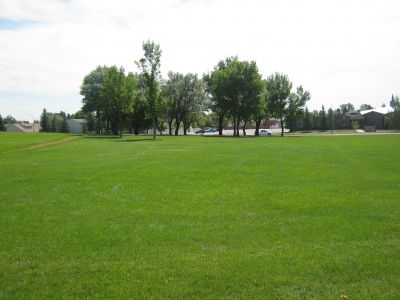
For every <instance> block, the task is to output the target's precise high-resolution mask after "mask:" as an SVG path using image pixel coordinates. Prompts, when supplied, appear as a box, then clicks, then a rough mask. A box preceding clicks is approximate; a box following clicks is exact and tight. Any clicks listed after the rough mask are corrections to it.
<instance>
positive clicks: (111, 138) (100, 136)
mask: <svg viewBox="0 0 400 300" xmlns="http://www.w3.org/2000/svg"><path fill="white" fill-rule="evenodd" d="M84 138H86V139H100V140H116V139H120V137H119V135H85V136H84Z"/></svg>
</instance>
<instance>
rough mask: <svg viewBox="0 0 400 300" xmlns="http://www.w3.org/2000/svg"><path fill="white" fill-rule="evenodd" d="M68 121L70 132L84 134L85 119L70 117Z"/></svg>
mask: <svg viewBox="0 0 400 300" xmlns="http://www.w3.org/2000/svg"><path fill="white" fill-rule="evenodd" d="M67 123H68V128H69V132H70V133H75V134H82V133H83V132H84V126H85V119H68V120H67Z"/></svg>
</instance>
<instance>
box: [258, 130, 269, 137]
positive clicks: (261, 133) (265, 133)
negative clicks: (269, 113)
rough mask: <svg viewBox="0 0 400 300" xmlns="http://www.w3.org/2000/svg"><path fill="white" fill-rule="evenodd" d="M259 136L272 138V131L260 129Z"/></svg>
mask: <svg viewBox="0 0 400 300" xmlns="http://www.w3.org/2000/svg"><path fill="white" fill-rule="evenodd" d="M259 134H260V136H271V135H272V131H271V130H270V129H260V131H259Z"/></svg>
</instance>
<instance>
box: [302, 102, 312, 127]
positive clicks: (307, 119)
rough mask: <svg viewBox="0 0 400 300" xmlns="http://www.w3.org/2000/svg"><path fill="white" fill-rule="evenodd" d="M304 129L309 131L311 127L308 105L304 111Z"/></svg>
mask: <svg viewBox="0 0 400 300" xmlns="http://www.w3.org/2000/svg"><path fill="white" fill-rule="evenodd" d="M303 129H304V130H305V131H307V132H308V131H309V130H310V129H311V116H310V112H309V111H308V107H306V111H305V113H304V122H303Z"/></svg>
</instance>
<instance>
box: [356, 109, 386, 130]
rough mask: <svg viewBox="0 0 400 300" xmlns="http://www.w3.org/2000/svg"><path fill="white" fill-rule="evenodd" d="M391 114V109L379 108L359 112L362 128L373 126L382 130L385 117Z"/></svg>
mask: <svg viewBox="0 0 400 300" xmlns="http://www.w3.org/2000/svg"><path fill="white" fill-rule="evenodd" d="M391 112H393V108H391V107H380V108H374V109H369V110H363V111H360V115H361V116H362V118H363V127H367V126H375V128H376V129H384V126H385V116H386V115H388V114H390V113H391Z"/></svg>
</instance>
